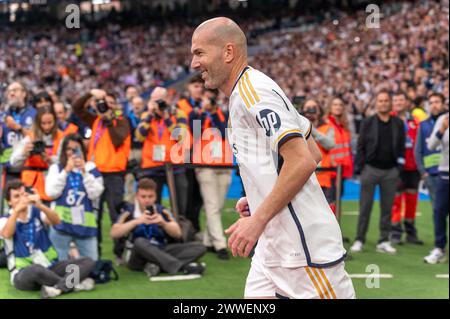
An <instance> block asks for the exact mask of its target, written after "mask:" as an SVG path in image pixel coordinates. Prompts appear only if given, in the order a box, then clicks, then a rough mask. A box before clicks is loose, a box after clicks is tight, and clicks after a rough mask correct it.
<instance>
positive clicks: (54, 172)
mask: <svg viewBox="0 0 450 319" xmlns="http://www.w3.org/2000/svg"><path fill="white" fill-rule="evenodd" d="M45 190H46V193H47V194H48V195H49V196H51V197H52V198H54V206H53V207H54V210H55V212H56V213H57V214H58V216H59V218H60V219H61V223H60V224H58V225H55V226H53V227H52V228H51V229H50V234H49V235H50V239H51V241H52V242H53V245H54V246H55V248H56V251H57V252H58V255H59V258H60V259H61V260H66V259H69V251H70V244H71V242H73V243H75V245H76V247H77V250H78V252H79V253H80V256H83V257H90V258H91V259H92V260H97V259H98V251H97V249H98V247H97V220H96V214H95V208H94V207H97V206H98V201H99V200H100V196H101V195H102V193H103V190H104V186H103V178H102V175H101V174H100V172H99V171H98V170H97V168H96V166H95V164H94V163H93V162H87V156H86V150H85V148H84V145H83V139H82V137H81V136H79V135H78V134H69V135H67V136H66V137H65V138H64V140H63V142H62V146H61V152H60V154H59V159H58V162H57V163H55V164H53V165H52V166H50V169H49V171H48V174H47V177H46V179H45Z"/></svg>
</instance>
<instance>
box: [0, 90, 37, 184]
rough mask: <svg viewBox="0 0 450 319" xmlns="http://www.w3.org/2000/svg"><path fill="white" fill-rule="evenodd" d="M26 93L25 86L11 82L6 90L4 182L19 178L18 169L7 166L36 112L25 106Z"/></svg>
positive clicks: (3, 152) (2, 156)
mask: <svg viewBox="0 0 450 319" xmlns="http://www.w3.org/2000/svg"><path fill="white" fill-rule="evenodd" d="M27 97H28V93H27V90H26V88H25V86H24V85H23V84H21V83H19V82H12V83H11V84H10V85H9V86H8V87H7V89H6V103H5V105H6V112H5V115H4V117H5V120H4V122H3V123H2V146H3V147H2V148H3V151H2V155H1V164H2V165H5V166H6V181H8V180H10V179H14V178H20V169H17V168H13V167H11V166H10V164H9V160H10V157H11V155H12V153H13V149H14V148H15V147H16V146H17V144H18V143H19V141H20V140H22V139H23V137H24V136H25V134H27V133H28V132H29V130H30V129H31V127H32V125H33V122H34V118H35V116H36V110H35V109H34V108H33V107H32V106H30V105H28V104H27Z"/></svg>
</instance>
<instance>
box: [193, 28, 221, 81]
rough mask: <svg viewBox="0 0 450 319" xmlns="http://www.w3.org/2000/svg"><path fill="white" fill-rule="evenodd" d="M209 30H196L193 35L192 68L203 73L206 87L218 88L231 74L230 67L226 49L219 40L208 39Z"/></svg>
mask: <svg viewBox="0 0 450 319" xmlns="http://www.w3.org/2000/svg"><path fill="white" fill-rule="evenodd" d="M209 38H210V37H209V35H208V31H207V30H200V31H196V32H195V33H194V35H193V36H192V46H191V53H192V55H193V57H192V62H191V68H192V69H194V70H196V71H199V72H200V73H201V76H202V79H203V80H204V81H205V87H206V88H209V89H217V88H220V87H221V86H223V84H224V83H225V82H226V80H227V79H228V78H229V76H230V68H229V66H228V65H227V63H226V62H225V50H224V47H223V46H221V45H220V44H219V43H218V41H208V39H209Z"/></svg>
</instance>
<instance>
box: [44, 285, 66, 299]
mask: <svg viewBox="0 0 450 319" xmlns="http://www.w3.org/2000/svg"><path fill="white" fill-rule="evenodd" d="M61 294H62V290H60V289H58V288H55V287H50V286H42V287H41V298H43V299H48V298H54V297H58V296H59V295H61Z"/></svg>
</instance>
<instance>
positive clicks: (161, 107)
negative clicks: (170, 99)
mask: <svg viewBox="0 0 450 319" xmlns="http://www.w3.org/2000/svg"><path fill="white" fill-rule="evenodd" d="M156 104H157V105H158V108H159V110H160V111H165V110H167V109H168V108H169V105H167V103H166V101H164V100H161V99H160V100H156Z"/></svg>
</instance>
